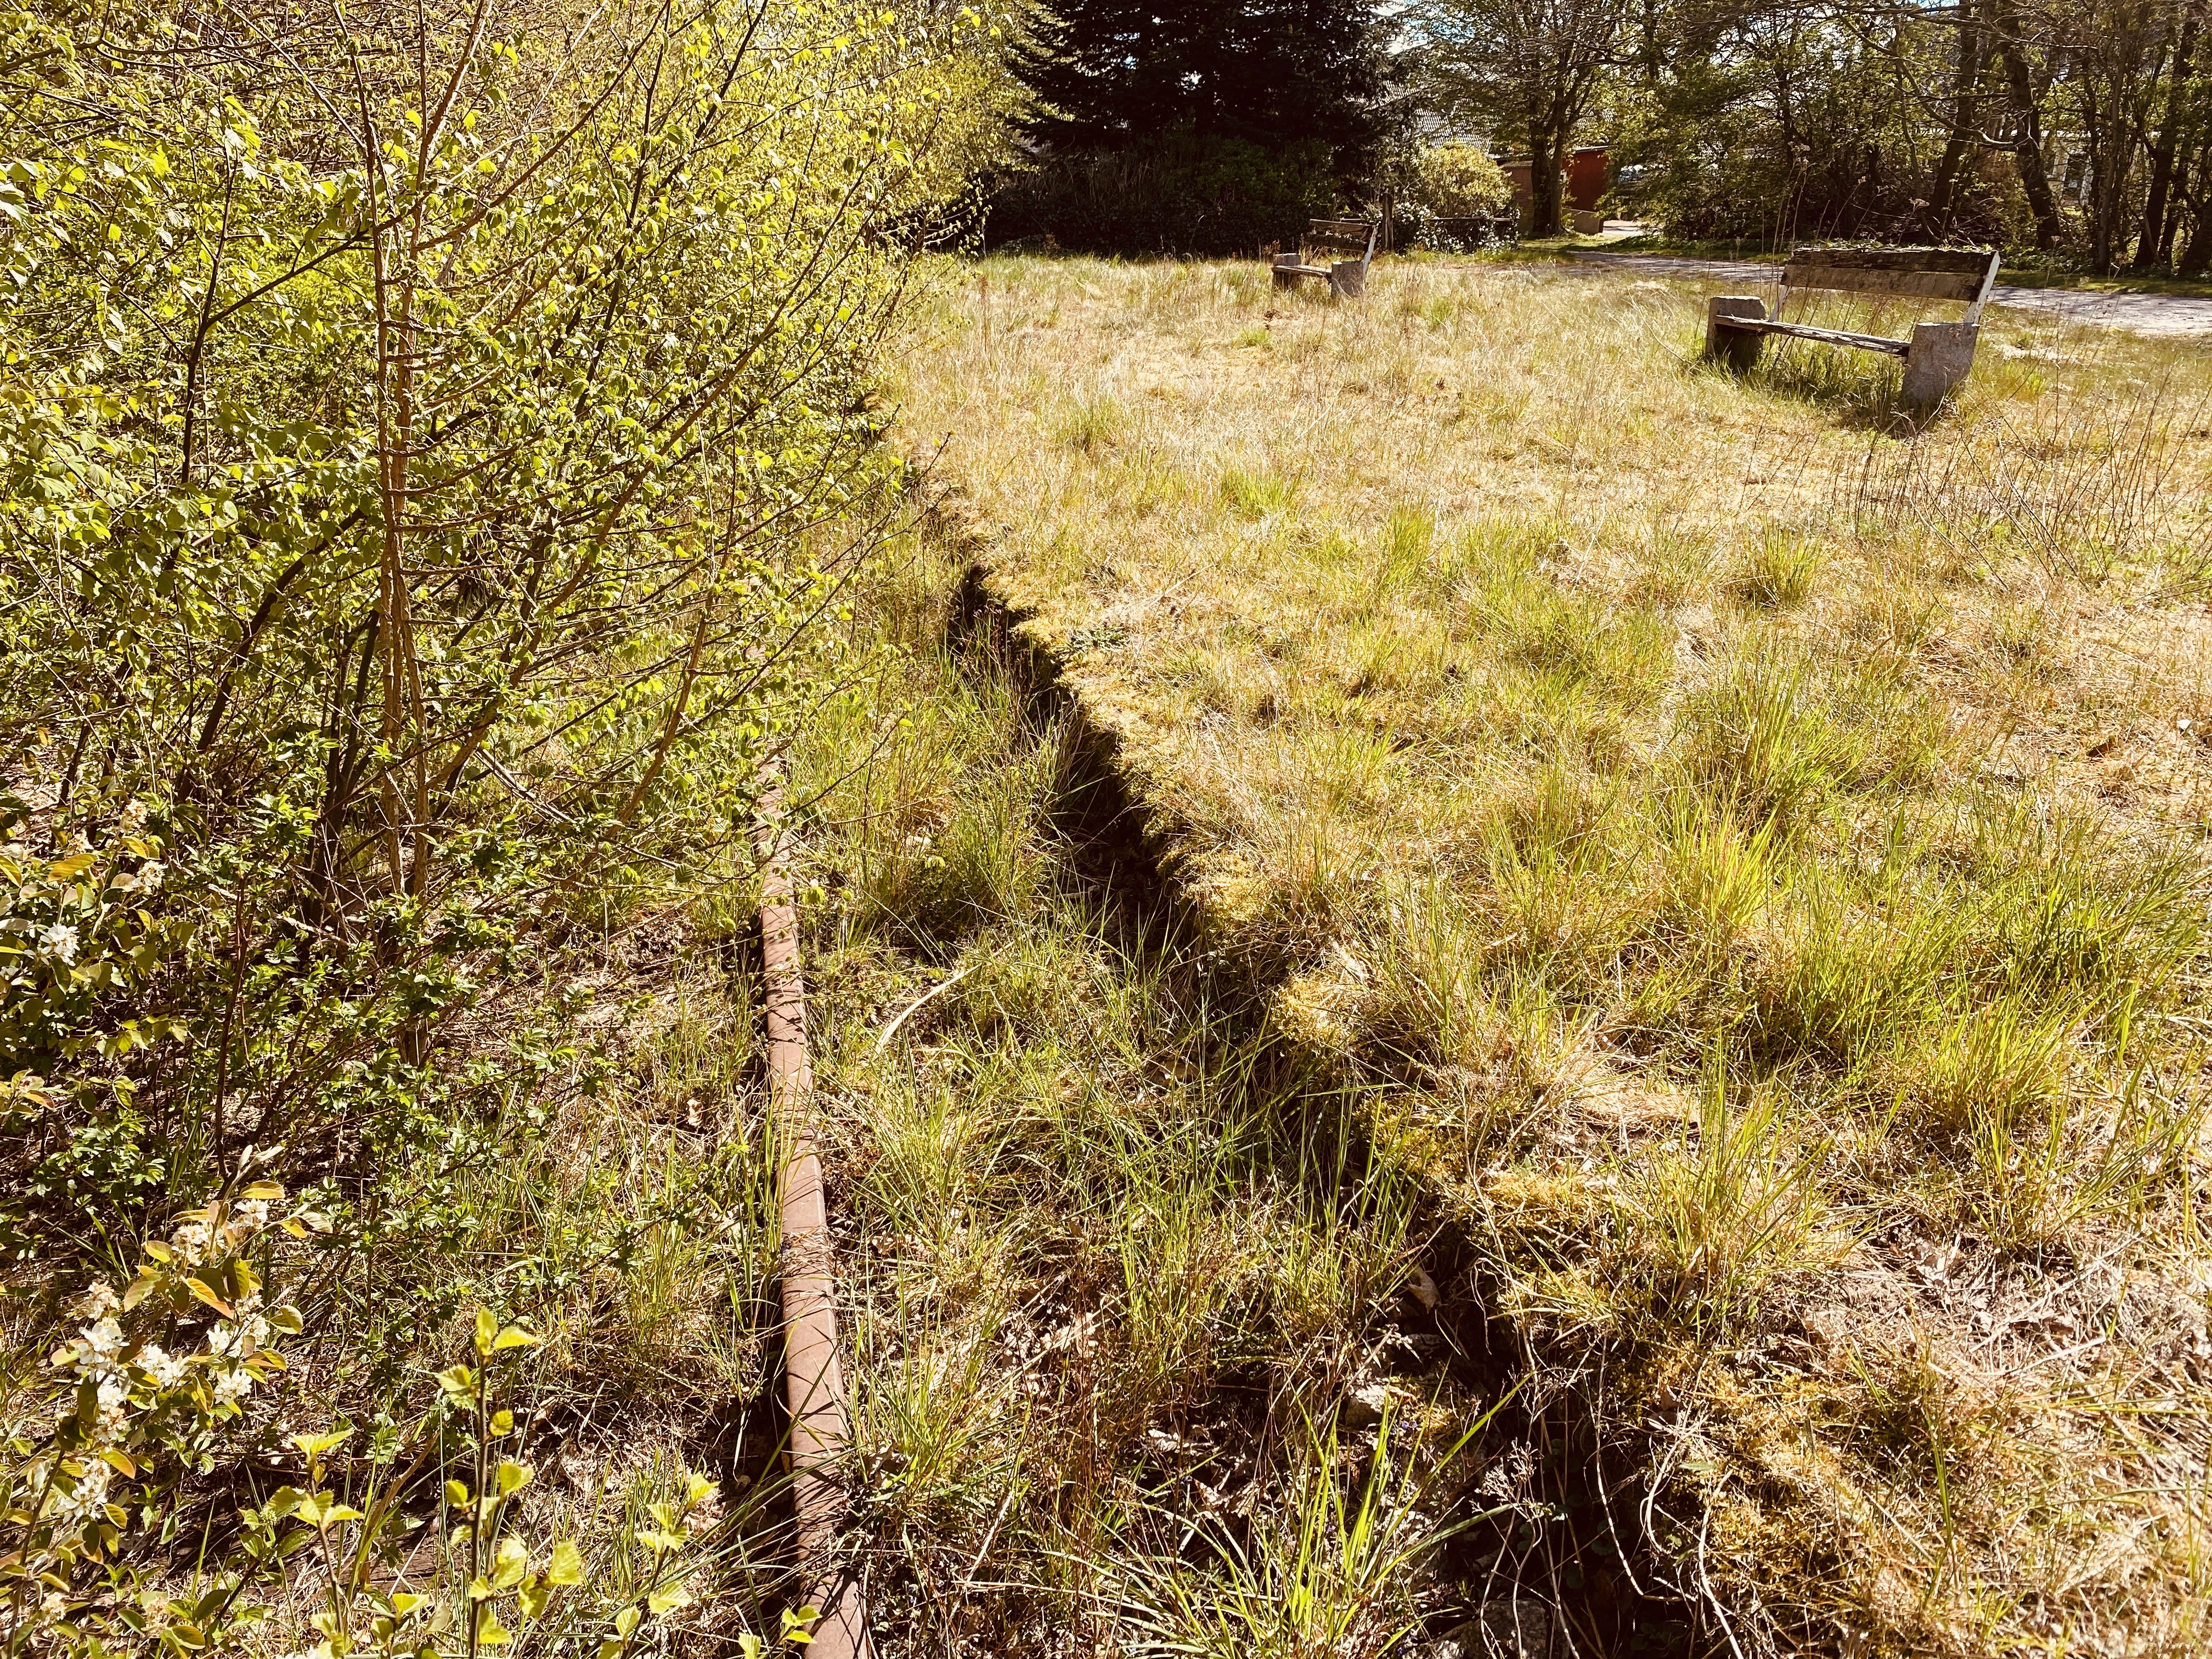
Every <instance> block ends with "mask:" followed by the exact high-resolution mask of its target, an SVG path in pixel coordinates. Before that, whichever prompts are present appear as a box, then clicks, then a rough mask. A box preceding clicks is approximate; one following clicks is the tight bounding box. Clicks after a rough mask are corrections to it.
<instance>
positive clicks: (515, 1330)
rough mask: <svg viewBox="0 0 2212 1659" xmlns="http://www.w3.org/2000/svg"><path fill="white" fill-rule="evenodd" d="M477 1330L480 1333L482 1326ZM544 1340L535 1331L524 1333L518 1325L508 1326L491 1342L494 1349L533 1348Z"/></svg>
mask: <svg viewBox="0 0 2212 1659" xmlns="http://www.w3.org/2000/svg"><path fill="white" fill-rule="evenodd" d="M477 1329H478V1330H479V1331H481V1330H482V1329H483V1327H482V1326H478V1327H477ZM544 1340H545V1339H544V1337H542V1336H540V1335H538V1334H537V1332H535V1331H526V1330H525V1329H523V1328H522V1327H521V1326H520V1325H509V1326H508V1327H507V1328H506V1329H505V1330H503V1331H501V1333H500V1334H499V1335H498V1336H497V1338H495V1340H493V1342H492V1346H493V1347H494V1348H534V1347H536V1346H538V1344H539V1343H540V1342H543V1341H544Z"/></svg>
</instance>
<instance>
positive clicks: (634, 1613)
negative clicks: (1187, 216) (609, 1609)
mask: <svg viewBox="0 0 2212 1659" xmlns="http://www.w3.org/2000/svg"><path fill="white" fill-rule="evenodd" d="M643 1616H644V1615H642V1614H641V1613H639V1612H638V1610H637V1609H636V1608H635V1607H624V1608H623V1610H622V1611H621V1612H620V1613H617V1614H616V1615H615V1634H616V1635H617V1636H619V1637H621V1638H623V1641H625V1642H627V1641H628V1640H629V1638H630V1637H631V1635H632V1633H633V1632H635V1631H636V1629H637V1621H638V1620H640V1619H641V1618H642V1617H643Z"/></svg>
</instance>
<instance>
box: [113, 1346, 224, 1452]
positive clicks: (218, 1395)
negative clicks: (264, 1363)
mask: <svg viewBox="0 0 2212 1659" xmlns="http://www.w3.org/2000/svg"><path fill="white" fill-rule="evenodd" d="M252 1392H253V1373H252V1371H249V1370H246V1368H245V1367H244V1366H242V1365H241V1366H238V1367H236V1368H234V1369H233V1370H227V1371H224V1372H222V1374H221V1375H219V1376H217V1377H216V1380H215V1403H216V1405H218V1406H228V1405H230V1404H232V1403H234V1401H240V1400H243V1399H244V1398H245V1397H246V1395H249V1394H252ZM102 1467H103V1468H105V1467H106V1466H105V1465H102Z"/></svg>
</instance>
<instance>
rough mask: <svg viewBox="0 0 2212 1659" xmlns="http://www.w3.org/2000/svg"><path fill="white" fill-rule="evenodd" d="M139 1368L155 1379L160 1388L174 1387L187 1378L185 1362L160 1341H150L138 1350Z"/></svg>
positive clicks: (157, 1386) (156, 1386) (155, 1383)
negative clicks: (165, 1347)
mask: <svg viewBox="0 0 2212 1659" xmlns="http://www.w3.org/2000/svg"><path fill="white" fill-rule="evenodd" d="M137 1363H138V1368H139V1369H140V1370H143V1371H144V1372H145V1373H146V1375H147V1376H150V1377H152V1378H153V1379H154V1386H155V1388H158V1389H173V1388H175V1387H176V1386H177V1384H178V1383H181V1382H183V1381H184V1380H185V1362H184V1360H183V1359H182V1358H179V1357H178V1356H177V1355H174V1354H172V1353H169V1352H167V1351H166V1350H164V1349H163V1348H162V1346H161V1344H160V1343H158V1342H149V1343H148V1344H147V1345H146V1346H144V1347H143V1348H141V1349H139V1350H138V1361H137Z"/></svg>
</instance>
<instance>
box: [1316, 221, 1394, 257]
mask: <svg viewBox="0 0 2212 1659" xmlns="http://www.w3.org/2000/svg"><path fill="white" fill-rule="evenodd" d="M1380 227H1381V221H1379V220H1376V219H1316V220H1315V221H1313V222H1312V223H1310V224H1309V225H1308V226H1307V227H1306V240H1308V241H1309V242H1326V243H1328V244H1329V245H1330V246H1334V247H1356V248H1359V249H1362V250H1363V251H1364V249H1365V248H1366V246H1367V245H1368V243H1369V242H1370V241H1372V240H1374V237H1375V233H1376V230H1377V229H1378V228H1380Z"/></svg>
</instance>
